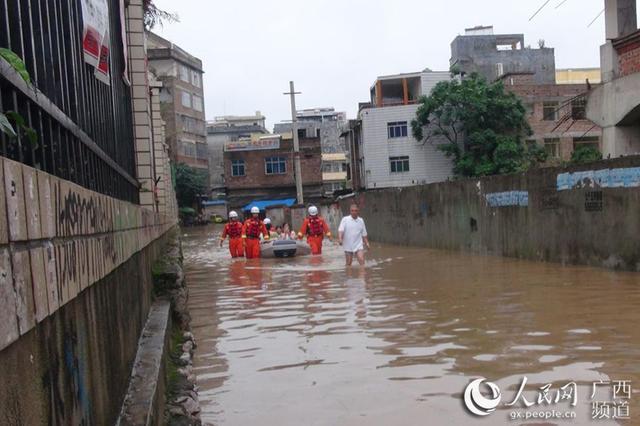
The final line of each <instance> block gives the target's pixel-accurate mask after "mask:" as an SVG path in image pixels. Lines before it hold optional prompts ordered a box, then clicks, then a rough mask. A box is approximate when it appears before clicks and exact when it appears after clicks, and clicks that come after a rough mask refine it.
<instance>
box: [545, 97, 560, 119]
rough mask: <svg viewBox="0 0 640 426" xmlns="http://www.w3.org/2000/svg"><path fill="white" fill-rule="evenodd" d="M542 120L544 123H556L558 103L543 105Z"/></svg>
mask: <svg viewBox="0 0 640 426" xmlns="http://www.w3.org/2000/svg"><path fill="white" fill-rule="evenodd" d="M542 119H543V120H544V121H556V120H557V119H558V102H557V101H553V102H543V103H542Z"/></svg>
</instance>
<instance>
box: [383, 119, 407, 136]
mask: <svg viewBox="0 0 640 426" xmlns="http://www.w3.org/2000/svg"><path fill="white" fill-rule="evenodd" d="M387 133H388V137H389V139H394V138H406V137H407V133H408V131H407V122H406V121H395V122H392V123H387Z"/></svg>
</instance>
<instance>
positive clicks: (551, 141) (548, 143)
mask: <svg viewBox="0 0 640 426" xmlns="http://www.w3.org/2000/svg"><path fill="white" fill-rule="evenodd" d="M544 150H545V151H546V152H547V155H548V156H549V158H560V138H547V139H545V140H544Z"/></svg>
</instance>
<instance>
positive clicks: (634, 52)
mask: <svg viewBox="0 0 640 426" xmlns="http://www.w3.org/2000/svg"><path fill="white" fill-rule="evenodd" d="M615 48H616V50H617V52H618V67H619V71H618V72H619V74H618V75H619V76H620V77H624V76H625V75H629V74H634V73H637V72H640V31H636V32H635V33H633V34H631V35H629V36H626V37H625V38H624V39H623V40H620V41H619V42H617V43H615Z"/></svg>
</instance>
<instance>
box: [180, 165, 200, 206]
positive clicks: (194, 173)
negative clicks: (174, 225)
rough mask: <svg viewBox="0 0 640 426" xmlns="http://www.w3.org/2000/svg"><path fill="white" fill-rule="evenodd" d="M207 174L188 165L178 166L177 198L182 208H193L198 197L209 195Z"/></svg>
mask: <svg viewBox="0 0 640 426" xmlns="http://www.w3.org/2000/svg"><path fill="white" fill-rule="evenodd" d="M207 193H208V189H207V173H206V172H205V171H203V170H198V169H194V168H193V167H189V166H187V165H186V164H180V163H178V164H177V165H176V198H177V199H178V205H179V206H180V207H193V206H194V205H195V204H196V203H197V201H198V197H199V196H202V195H207Z"/></svg>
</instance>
